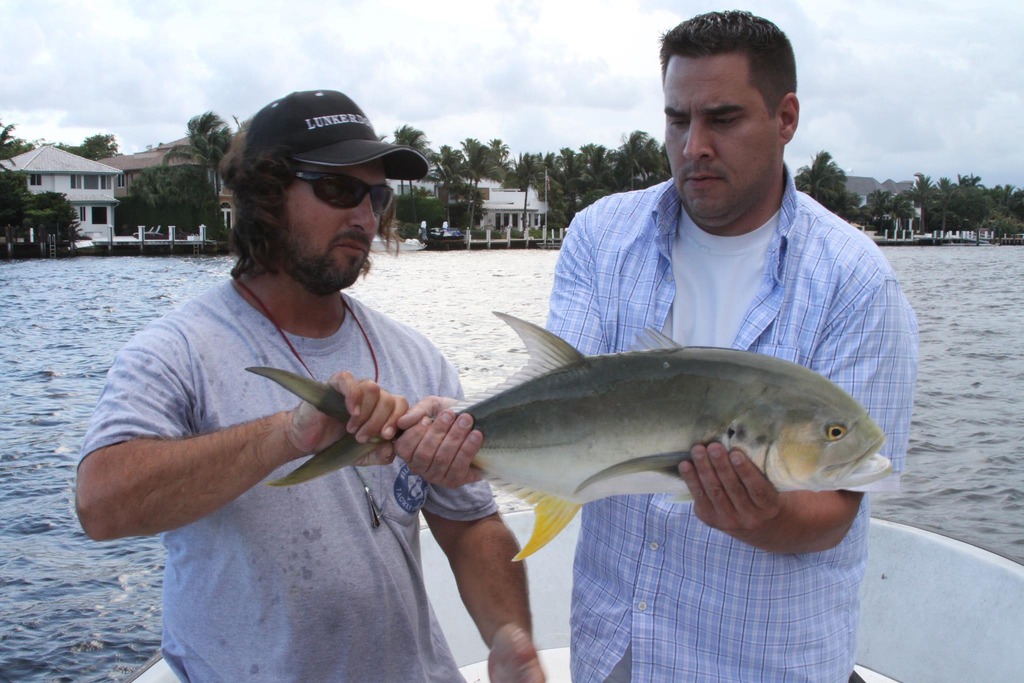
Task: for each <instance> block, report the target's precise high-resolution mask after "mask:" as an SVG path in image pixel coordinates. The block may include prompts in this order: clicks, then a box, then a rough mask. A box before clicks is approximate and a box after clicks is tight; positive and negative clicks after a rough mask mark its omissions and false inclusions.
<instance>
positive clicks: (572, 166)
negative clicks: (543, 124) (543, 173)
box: [551, 147, 583, 222]
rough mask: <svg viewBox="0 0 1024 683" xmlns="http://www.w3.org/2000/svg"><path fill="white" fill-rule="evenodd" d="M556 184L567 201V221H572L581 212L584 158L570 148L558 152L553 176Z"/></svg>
mask: <svg viewBox="0 0 1024 683" xmlns="http://www.w3.org/2000/svg"><path fill="white" fill-rule="evenodd" d="M551 177H552V179H553V180H554V181H555V184H556V185H557V186H558V187H559V188H561V190H562V196H563V199H564V200H565V220H566V221H567V222H568V221H571V220H572V218H573V216H575V215H576V212H577V211H579V207H580V198H581V196H582V194H583V193H582V188H581V184H582V181H583V157H581V156H580V155H579V154H577V153H576V152H575V151H573V150H572V149H570V148H568V147H563V148H562V149H560V150H559V151H558V156H557V157H556V158H555V163H554V167H553V171H552V174H551Z"/></svg>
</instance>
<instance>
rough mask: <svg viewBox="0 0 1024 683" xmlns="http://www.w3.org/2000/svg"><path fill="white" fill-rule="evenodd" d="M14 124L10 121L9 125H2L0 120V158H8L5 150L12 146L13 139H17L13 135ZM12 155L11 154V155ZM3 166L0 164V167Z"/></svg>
mask: <svg viewBox="0 0 1024 683" xmlns="http://www.w3.org/2000/svg"><path fill="white" fill-rule="evenodd" d="M15 127H16V126H15V125H14V124H13V123H12V124H10V125H9V126H5V125H3V121H0V159H9V158H10V157H9V156H8V155H7V151H8V150H9V149H11V148H13V147H14V141H15V140H16V139H17V138H15V137H14V129H15ZM12 156H13V155H12ZM3 168H5V167H3V166H0V169H3Z"/></svg>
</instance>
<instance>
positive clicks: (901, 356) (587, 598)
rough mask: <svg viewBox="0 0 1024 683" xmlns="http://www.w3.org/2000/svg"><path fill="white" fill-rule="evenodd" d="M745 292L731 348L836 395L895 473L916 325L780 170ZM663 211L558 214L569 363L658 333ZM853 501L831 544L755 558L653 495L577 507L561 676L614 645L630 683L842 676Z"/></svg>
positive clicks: (863, 552)
mask: <svg viewBox="0 0 1024 683" xmlns="http://www.w3.org/2000/svg"><path fill="white" fill-rule="evenodd" d="M786 183H787V187H786V191H785V194H784V197H783V202H782V207H781V213H780V216H779V224H778V226H777V228H776V230H775V233H774V235H773V236H772V239H771V243H770V245H769V247H768V253H767V258H766V262H765V270H764V275H763V278H762V280H761V284H760V288H759V290H758V292H757V294H756V295H755V297H754V301H753V302H752V303H751V305H750V308H749V310H748V311H747V313H746V316H745V317H744V320H743V323H742V325H741V326H740V329H739V332H738V333H737V336H736V339H735V341H734V342H733V347H734V348H737V349H746V350H750V351H756V352H758V353H764V354H768V355H772V356H778V357H781V358H785V359H786V360H790V361H793V362H796V363H800V364H802V365H805V366H807V367H809V368H811V369H813V370H815V371H817V372H819V373H820V374H822V375H824V376H826V377H828V378H829V379H831V380H832V381H833V382H835V383H836V384H838V385H840V386H842V387H843V388H844V389H846V390H847V391H848V392H849V393H850V394H852V395H853V396H854V397H855V398H856V399H857V400H858V401H860V402H861V404H862V405H863V406H864V407H865V408H866V409H867V411H868V412H869V413H870V414H871V415H872V417H874V418H875V420H876V421H877V422H878V423H879V425H880V426H881V427H882V429H883V430H884V431H885V433H886V437H887V441H886V445H885V448H884V450H883V454H884V455H886V456H887V457H889V458H890V459H891V460H892V461H893V465H894V469H895V470H896V471H897V472H899V471H901V470H902V469H903V464H904V460H905V456H906V447H907V440H908V432H909V426H910V414H911V407H912V404H913V390H914V382H915V378H916V372H917V323H916V320H915V317H914V313H913V310H912V309H911V308H910V305H909V304H908V302H907V300H906V299H905V297H904V295H903V292H902V290H901V289H900V286H899V283H898V282H897V280H896V277H895V275H894V273H893V271H892V269H891V267H890V266H889V263H888V261H887V260H886V258H885V256H884V255H883V254H882V253H881V251H880V250H879V249H878V248H877V247H876V246H875V245H874V244H873V243H872V242H871V240H870V239H868V238H867V237H865V236H864V235H863V234H862V233H861V232H860V231H858V230H856V229H855V228H853V227H852V226H850V225H848V224H847V223H845V222H844V221H842V220H841V219H839V218H837V217H836V216H835V215H833V214H832V213H830V212H829V211H827V210H826V209H824V208H823V207H822V206H820V205H819V204H818V203H817V202H815V201H814V200H812V199H811V198H809V197H807V196H806V195H804V194H802V193H799V192H797V191H796V188H795V187H794V184H793V180H792V178H791V177H790V176H789V174H788V172H787V175H786ZM680 207H681V203H680V200H679V195H678V194H677V192H676V190H675V187H674V186H673V184H672V182H671V181H669V182H666V183H664V184H662V185H658V186H656V187H653V188H649V189H647V190H643V191H639V192H630V193H624V194H618V195H614V196H611V197H607V198H605V199H603V200H601V201H599V202H598V203H596V204H594V205H593V206H591V207H589V208H588V209H587V210H585V211H583V212H581V213H580V214H579V215H577V216H576V218H575V219H574V220H573V223H572V225H571V226H570V229H569V232H568V235H567V236H566V239H565V241H564V244H563V246H562V251H561V255H560V257H559V262H558V266H557V268H556V272H555V283H554V288H553V291H552V295H551V309H550V315H549V319H548V328H549V329H550V330H551V331H552V332H554V333H555V334H557V335H559V336H560V337H562V338H564V339H565V340H567V341H568V342H569V343H570V344H572V345H573V346H575V347H576V348H578V349H579V350H580V351H581V352H583V353H585V354H599V353H611V352H616V351H624V350H628V349H630V348H631V347H632V344H633V342H634V340H635V339H636V338H637V337H638V336H639V335H640V334H641V333H642V332H643V331H644V330H645V329H646V328H653V329H655V330H659V331H660V330H662V329H663V328H664V325H665V321H666V318H667V316H668V313H669V311H670V309H671V306H672V301H673V297H674V296H675V280H674V278H673V275H672V266H671V263H670V261H669V258H670V254H671V246H672V239H673V236H674V235H675V232H676V226H677V221H678V217H679V212H680ZM868 519H869V512H868V503H867V496H865V498H864V502H863V503H862V505H861V509H860V512H859V514H858V516H857V518H856V520H855V522H854V524H853V527H852V528H851V529H850V532H849V533H848V534H847V536H846V538H845V539H844V540H843V541H842V542H841V543H840V544H839V545H838V546H836V547H835V548H832V549H831V550H827V551H824V552H816V553H804V554H779V553H769V552H765V551H762V550H759V549H757V548H754V547H751V546H749V545H746V544H743V543H741V542H739V541H736V540H734V539H733V538H731V537H730V536H728V535H726V534H724V533H721V532H719V531H716V530H715V529H712V528H710V527H708V526H706V525H705V524H703V523H702V522H701V521H699V520H698V519H697V518H696V517H695V516H694V515H693V514H692V506H691V505H688V504H679V503H674V502H672V500H671V497H670V496H667V495H654V496H619V497H614V498H606V499H603V500H600V501H596V502H593V503H588V504H587V505H585V506H584V510H583V520H582V530H581V533H580V540H579V544H578V546H577V551H576V559H575V564H574V586H573V606H572V674H573V680H574V681H577V682H579V683H582V682H584V681H603V680H604V678H605V677H606V676H607V675H608V673H609V672H610V671H611V669H612V667H613V666H614V665H615V664H616V663H617V662H618V660H619V659H620V658H621V656H622V654H623V653H624V652H625V650H626V647H627V646H630V645H631V646H632V671H633V680H634V681H644V682H645V683H646V682H650V681H730V682H735V681H773V682H775V681H813V682H814V683H820V682H822V681H836V682H839V681H844V682H845V681H846V680H847V679H848V678H849V675H850V672H851V671H852V670H853V664H854V655H855V651H856V634H857V623H858V617H859V613H858V612H859V597H858V595H859V587H860V582H861V579H862V578H863V574H864V568H865V563H866V556H867V531H868Z"/></svg>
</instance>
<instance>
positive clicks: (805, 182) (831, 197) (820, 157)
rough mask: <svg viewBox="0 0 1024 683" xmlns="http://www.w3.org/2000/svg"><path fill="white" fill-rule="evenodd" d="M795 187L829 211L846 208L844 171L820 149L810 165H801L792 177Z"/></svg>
mask: <svg viewBox="0 0 1024 683" xmlns="http://www.w3.org/2000/svg"><path fill="white" fill-rule="evenodd" d="M793 180H794V182H795V183H796V189H798V190H800V191H801V192H804V193H806V194H809V195H810V196H811V197H812V198H813V199H814V200H815V201H816V202H818V203H819V204H821V205H822V206H824V207H825V208H826V209H828V210H829V211H834V212H836V213H839V211H840V210H843V209H845V208H846V172H845V171H843V169H841V168H840V167H839V164H837V163H836V162H835V160H833V159H832V155H831V154H829V153H828V152H826V151H824V150H822V151H821V152H818V153H817V154H816V155H815V156H814V159H813V160H812V161H811V165H810V166H801V167H800V169H799V170H798V171H797V174H796V177H795V178H794V179H793Z"/></svg>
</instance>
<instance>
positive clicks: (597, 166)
mask: <svg viewBox="0 0 1024 683" xmlns="http://www.w3.org/2000/svg"><path fill="white" fill-rule="evenodd" d="M580 156H581V157H582V161H583V176H582V178H583V188H582V190H583V194H584V195H589V196H591V197H593V199H596V198H597V197H602V196H604V195H607V194H610V193H611V192H614V191H615V190H616V189H617V188H616V187H615V176H614V172H613V165H614V162H615V160H614V155H613V153H612V152H610V151H609V150H608V148H607V147H605V146H604V145H595V144H593V143H591V144H587V145H583V146H582V147H580ZM592 201H593V200H592Z"/></svg>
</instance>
